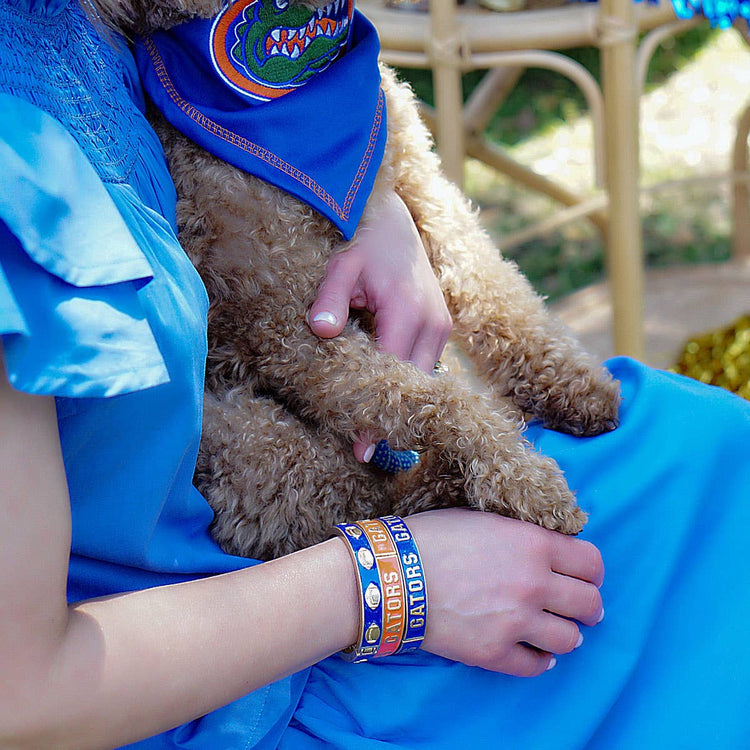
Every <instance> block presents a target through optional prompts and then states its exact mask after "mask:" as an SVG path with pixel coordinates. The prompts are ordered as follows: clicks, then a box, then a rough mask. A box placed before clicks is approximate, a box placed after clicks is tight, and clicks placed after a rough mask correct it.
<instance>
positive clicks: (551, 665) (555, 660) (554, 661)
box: [544, 656, 557, 672]
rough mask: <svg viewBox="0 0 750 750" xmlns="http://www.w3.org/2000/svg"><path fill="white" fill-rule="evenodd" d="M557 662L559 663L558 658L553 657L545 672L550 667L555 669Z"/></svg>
mask: <svg viewBox="0 0 750 750" xmlns="http://www.w3.org/2000/svg"><path fill="white" fill-rule="evenodd" d="M555 664H557V659H555V657H554V656H553V657H552V659H550V663H549V664H548V665H547V669H545V670H544V671H545V672H549V671H550V669H553V668H554V666H555Z"/></svg>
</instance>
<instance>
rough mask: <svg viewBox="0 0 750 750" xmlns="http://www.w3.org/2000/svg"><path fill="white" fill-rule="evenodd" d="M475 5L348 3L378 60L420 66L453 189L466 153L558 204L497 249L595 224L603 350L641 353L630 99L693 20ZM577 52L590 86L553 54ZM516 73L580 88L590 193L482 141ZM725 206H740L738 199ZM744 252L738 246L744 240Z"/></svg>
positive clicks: (600, 8) (598, 9)
mask: <svg viewBox="0 0 750 750" xmlns="http://www.w3.org/2000/svg"><path fill="white" fill-rule="evenodd" d="M553 1H554V0H553ZM475 3H476V0H467V2H466V4H464V5H460V6H459V5H456V4H455V1H454V0H430V11H429V13H418V12H409V11H404V10H402V9H400V8H399V9H394V8H390V7H387V6H386V5H385V4H383V2H382V0H359V3H358V4H359V7H360V9H361V10H362V11H363V12H364V13H365V14H366V15H367V16H368V17H369V18H370V20H371V21H372V22H373V23H374V24H375V26H376V27H377V29H378V32H379V34H380V38H381V44H382V58H383V59H384V60H385V61H386V62H388V63H390V64H393V65H397V66H403V67H412V68H429V69H431V70H432V73H433V83H434V90H435V109H434V111H433V112H429V111H428V112H426V119H427V122H428V124H429V125H430V126H431V127H432V128H433V130H434V132H435V135H436V141H437V146H438V150H439V152H440V155H441V158H442V160H443V164H444V167H445V169H446V172H447V174H448V175H449V176H450V177H451V178H452V179H453V180H454V181H456V182H457V183H458V184H461V183H462V180H463V161H464V157H465V156H466V155H468V156H471V157H474V158H477V159H479V160H481V161H483V162H485V163H487V164H488V165H490V166H491V167H493V168H495V169H497V170H499V171H501V172H503V173H505V174H507V175H509V176H510V177H511V178H513V179H514V180H516V181H518V182H520V183H521V184H523V185H525V186H527V187H529V188H531V189H534V190H537V191H539V192H541V193H544V194H546V195H548V196H550V197H552V198H553V199H555V200H557V201H558V202H559V203H560V204H562V206H563V208H562V210H561V211H560V212H559V213H558V214H557V215H556V216H554V217H552V218H551V219H550V220H548V221H545V222H544V223H543V224H542V225H539V226H536V227H532V228H530V229H527V230H523V231H522V232H520V233H516V234H514V235H512V236H509V237H506V238H504V240H503V241H502V247H503V248H507V247H509V246H511V245H513V244H517V243H520V242H521V241H526V240H527V239H530V238H532V237H533V236H535V235H538V234H540V233H542V232H545V231H550V230H551V229H553V228H555V227H556V226H560V225H562V224H563V223H564V222H566V221H569V220H571V219H574V218H578V217H581V216H588V217H589V218H590V219H591V221H592V222H594V223H595V224H596V225H597V227H598V228H599V229H600V230H601V232H602V235H603V237H604V241H605V245H606V248H607V261H608V273H609V285H610V292H611V297H612V310H613V319H614V320H613V333H614V350H615V352H617V353H618V354H627V355H630V356H634V357H638V358H643V356H644V328H643V288H644V269H643V257H642V256H643V251H642V241H641V224H640V215H639V179H638V177H639V163H638V162H639V145H638V130H639V101H640V96H641V93H642V88H643V80H644V78H645V71H646V68H647V66H648V62H649V60H650V58H651V55H652V54H653V52H654V51H655V50H656V48H657V47H658V45H659V44H660V43H661V42H662V41H663V40H664V39H665V38H667V37H668V36H670V35H673V34H676V33H678V32H680V31H682V30H683V29H685V28H687V27H689V26H690V25H693V24H694V23H696V22H695V21H680V20H677V19H676V18H675V15H674V11H673V10H672V7H671V4H670V3H669V1H668V0H662V1H661V3H659V4H658V5H651V4H646V3H634V2H633V0H600V2H598V3H578V2H575V3H571V4H568V5H564V6H560V7H546V8H533V9H529V10H522V11H516V12H507V13H498V12H492V11H487V10H484V9H483V8H480V7H479V6H478V5H476V4H475ZM646 32H647V33H646ZM644 33H645V36H643V37H641V35H642V34H644ZM578 46H594V47H597V48H599V50H600V51H601V56H602V84H601V86H600V85H599V84H598V83H597V81H596V80H595V79H594V78H593V77H592V76H591V75H590V74H589V73H588V71H587V70H586V69H585V68H583V67H582V66H580V65H579V64H577V63H576V62H574V61H572V60H571V59H570V58H569V57H567V56H565V55H563V54H560V52H559V50H564V49H568V48H571V47H578ZM527 67H544V68H549V69H552V70H556V71H558V72H560V73H562V74H563V75H566V76H567V77H569V78H570V79H571V80H573V81H574V82H575V83H576V84H577V85H578V86H579V88H580V89H581V90H582V92H583V93H584V95H585V97H586V99H587V101H588V106H589V110H590V113H591V116H592V122H593V130H594V147H593V152H594V158H595V175H596V180H597V185H598V188H599V189H598V191H596V192H595V193H594V195H593V197H587V198H583V197H581V196H579V195H576V194H574V193H572V192H571V191H570V190H568V189H567V188H566V187H564V186H563V185H562V184H559V183H556V182H553V181H551V180H549V179H547V178H545V177H543V176H541V175H539V174H536V173H534V172H533V171H531V170H530V169H528V168H527V167H525V166H523V165H521V164H519V163H518V162H516V161H514V160H513V159H511V158H510V157H509V156H508V154H507V153H505V152H504V151H503V150H502V149H500V148H499V147H498V146H497V145H494V144H491V143H489V142H488V141H487V139H485V138H484V137H483V135H482V133H483V130H484V128H485V126H486V124H487V122H488V121H489V118H490V117H491V116H492V115H493V113H494V112H495V111H496V110H497V108H498V106H499V104H500V103H501V102H502V100H503V99H504V97H505V96H506V95H507V93H508V91H509V90H510V89H511V88H512V86H513V85H514V84H515V81H516V79H517V77H518V75H519V74H520V71H522V70H523V69H524V68H527ZM474 69H488V70H489V73H488V74H487V75H486V76H485V77H484V79H483V80H482V82H481V83H480V85H479V86H478V88H477V89H476V90H475V91H474V93H473V94H472V96H471V97H470V98H469V99H468V101H467V102H466V103H464V102H463V100H462V93H461V75H462V74H463V73H465V72H467V71H469V70H474ZM744 124H745V126H746V128H745V134H744V135H745V137H744V141H743V140H742V139H741V138H740V140H738V144H741V145H742V147H744V144H745V143H746V141H747V131H748V129H750V110H749V112H748V115H747V117H746V118H745V120H744ZM736 153H737V156H736V162H737V164H740V163H742V164H743V168H746V167H747V155H746V150H745V151H742V148H741V146H740V145H738V146H737V148H736ZM743 159H744V162H743V161H742V160H743ZM743 188H744V189H745V190H746V185H745V183H742V182H738V183H737V190H739V191H741V190H742V189H743ZM737 200H738V201H739V202H742V201H743V200H744V203H743V205H744V206H745V207H746V206H747V196H746V194H745V195H744V197H743V195H742V194H740V195H739V196H738V199H737ZM740 211H741V209H740ZM744 216H745V217H746V218H745V227H746V229H745V234H746V236H748V237H750V212H748V211H747V210H746V211H745V214H744ZM746 245H747V247H750V239H748V240H747V241H746Z"/></svg>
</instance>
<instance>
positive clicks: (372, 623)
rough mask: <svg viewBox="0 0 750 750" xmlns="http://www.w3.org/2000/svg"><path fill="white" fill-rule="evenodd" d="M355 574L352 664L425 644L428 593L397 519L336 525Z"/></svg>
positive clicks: (419, 562)
mask: <svg viewBox="0 0 750 750" xmlns="http://www.w3.org/2000/svg"><path fill="white" fill-rule="evenodd" d="M335 531H336V533H337V534H338V535H339V536H341V538H342V539H344V541H345V542H346V543H347V546H348V548H349V552H350V555H351V558H352V561H353V562H354V566H355V569H356V571H357V586H358V591H359V599H360V602H361V610H360V629H359V635H358V638H357V641H356V642H355V643H354V644H352V646H350V647H349V648H347V649H345V650H344V651H343V652H342V656H343V657H344V658H345V659H347V660H348V661H352V662H362V661H367V660H368V659H370V658H375V657H383V656H391V655H393V654H401V653H406V652H409V651H414V650H416V649H418V648H419V647H420V645H421V644H422V641H423V640H424V635H425V628H426V625H427V589H426V584H425V578H424V569H423V567H422V560H421V557H420V555H419V550H418V549H417V545H416V543H415V541H414V537H413V535H412V534H411V531H410V530H409V528H408V526H407V525H406V523H405V522H404V520H403V519H402V518H400V517H399V516H386V517H384V518H375V519H369V520H365V521H357V522H356V523H345V524H338V525H337V526H336V527H335Z"/></svg>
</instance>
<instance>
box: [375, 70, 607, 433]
mask: <svg viewBox="0 0 750 750" xmlns="http://www.w3.org/2000/svg"><path fill="white" fill-rule="evenodd" d="M383 86H384V88H385V90H386V92H387V97H388V118H389V137H390V138H391V143H390V148H391V152H392V153H395V154H397V157H396V158H394V159H393V161H392V162H391V164H389V165H388V166H387V168H388V169H390V170H391V174H390V179H391V180H392V181H393V184H395V186H396V190H397V191H398V193H399V194H400V195H401V197H402V198H403V200H404V201H405V202H406V204H407V206H408V207H409V209H410V211H411V213H412V215H413V217H414V219H415V221H416V223H417V226H418V227H419V230H420V232H421V234H422V238H423V241H424V243H425V247H426V248H427V251H428V253H429V254H430V259H431V262H432V265H433V268H434V270H435V272H436V274H437V276H438V278H439V280H440V283H441V286H442V288H443V291H444V293H445V296H446V300H447V302H448V305H449V308H450V310H451V314H452V315H453V319H454V333H455V335H456V338H457V340H458V342H459V344H460V345H461V346H462V348H464V349H465V350H466V352H467V353H468V354H469V355H470V357H471V358H472V360H473V361H474V363H475V365H476V367H477V371H478V374H479V375H480V376H481V377H483V378H485V379H486V380H487V381H488V382H490V383H492V384H493V385H494V386H495V387H496V388H497V389H498V391H499V392H500V393H501V395H507V396H509V397H511V398H512V399H513V400H514V402H515V403H516V404H517V405H518V406H519V407H520V408H521V409H523V410H524V411H528V412H532V413H534V414H536V415H537V416H539V417H541V418H542V419H543V420H544V422H545V423H546V424H547V425H548V426H549V427H553V428H556V429H562V430H564V431H566V432H570V433H573V434H575V435H590V434H596V433H599V432H604V431H607V430H611V429H613V428H614V427H615V426H616V424H617V410H618V406H619V391H618V388H617V384H616V383H614V382H613V381H612V379H611V378H610V377H609V375H608V373H606V372H605V371H604V370H603V369H602V368H601V367H600V366H599V365H598V364H597V363H596V362H594V361H593V359H592V358H591V357H589V356H588V355H587V354H586V353H585V352H584V351H583V350H582V349H581V347H580V345H579V344H578V343H577V342H576V341H575V340H574V339H573V337H572V336H571V335H570V334H569V333H568V332H567V331H566V330H565V329H564V328H563V326H562V325H561V324H560V323H558V322H557V321H556V320H554V319H553V318H552V317H551V315H550V314H549V313H548V311H547V310H546V308H545V306H544V303H543V301H542V299H541V298H540V297H538V295H537V294H536V293H535V292H534V291H533V289H532V288H531V285H530V284H529V283H528V281H527V280H526V279H525V278H524V277H523V276H522V275H521V273H520V272H519V271H518V269H517V267H516V266H515V264H514V263H511V262H509V261H507V260H504V259H502V258H501V257H500V253H499V251H498V250H497V249H496V248H495V247H494V246H493V244H492V242H491V240H490V238H489V236H488V234H487V232H486V231H485V230H484V229H483V228H482V226H481V224H480V222H479V219H478V217H477V215H476V212H474V211H473V210H472V209H471V207H470V206H469V204H468V201H467V200H466V198H465V197H464V196H463V195H462V194H461V193H460V191H459V190H458V189H457V188H456V187H455V186H454V185H452V184H450V183H449V182H448V181H447V180H446V179H445V177H444V176H443V175H442V172H441V171H440V165H439V162H438V159H437V157H436V156H435V155H434V154H432V153H430V151H429V149H430V136H429V134H428V132H427V130H426V128H425V127H424V125H423V124H422V123H421V122H420V120H419V117H418V114H417V110H416V107H415V106H414V102H413V95H412V94H411V92H410V91H409V90H408V89H407V88H405V87H404V86H403V85H400V84H398V83H396V82H395V79H394V77H393V74H392V72H390V71H388V70H387V69H384V71H383Z"/></svg>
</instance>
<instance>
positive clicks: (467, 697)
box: [0, 0, 750, 750]
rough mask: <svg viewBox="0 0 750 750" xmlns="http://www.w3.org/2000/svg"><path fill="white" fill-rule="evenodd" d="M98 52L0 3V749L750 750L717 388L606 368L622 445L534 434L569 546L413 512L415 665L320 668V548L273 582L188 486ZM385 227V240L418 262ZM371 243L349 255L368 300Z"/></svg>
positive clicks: (151, 174)
mask: <svg viewBox="0 0 750 750" xmlns="http://www.w3.org/2000/svg"><path fill="white" fill-rule="evenodd" d="M106 36H107V38H106V40H105V41H102V39H101V38H100V35H99V33H98V32H97V30H96V29H95V28H94V27H93V26H92V25H91V23H90V22H89V20H88V18H87V14H86V13H84V12H82V11H81V8H80V7H79V5H78V4H77V2H75V0H2V1H1V2H0V112H2V117H0V149H1V150H0V160H1V164H2V169H0V184H1V189H0V333H2V352H3V357H2V360H0V361H2V362H4V365H3V372H2V375H1V376H0V416H1V419H0V519H1V520H2V523H0V560H1V561H2V571H3V572H2V574H1V575H0V611H1V613H2V614H1V615H0V674H2V680H0V746H2V747H8V748H21V747H31V748H35V749H36V750H38V749H39V748H46V747H51V748H56V749H59V748H76V750H80V749H81V748H89V747H91V748H113V747H121V746H133V747H138V748H201V749H203V750H209V749H210V750H216V749H224V748H226V749H229V750H233V749H234V748H243V749H245V748H274V747H279V748H313V747H333V748H376V747H377V748H419V747H424V748H436V749H441V748H445V749H446V750H447V749H448V748H458V747H479V748H481V747H490V746H493V747H494V746H505V747H511V748H516V747H528V748H535V750H536V749H543V748H555V749H556V750H559V749H560V748H566V749H570V750H573V749H576V748H590V749H591V750H594V749H595V748H608V749H609V748H632V747H636V746H638V747H680V748H707V747H715V748H742V747H750V726H748V724H749V723H750V720H748V718H747V717H748V715H750V714H749V712H748V709H749V708H750V681H749V680H748V677H747V674H748V657H747V656H746V652H745V650H744V640H745V637H744V636H745V632H746V626H745V624H746V623H747V622H748V621H750V586H748V585H747V582H748V580H749V576H748V574H749V573H750V562H749V561H748V556H747V555H746V554H745V547H746V543H745V533H746V532H745V530H746V529H747V528H748V526H749V525H750V523H749V522H750V504H748V502H747V499H748V486H750V463H749V462H748V458H747V446H748V444H749V441H750V406H748V404H746V403H745V402H743V401H741V400H740V399H738V398H737V397H735V396H732V395H731V394H728V393H726V392H723V391H720V390H717V389H711V388H708V387H705V386H701V385H699V384H696V383H693V382H692V381H688V380H685V379H682V378H679V377H677V376H672V375H669V374H666V373H662V372H657V371H653V370H649V369H648V368H646V367H644V366H642V365H640V364H638V363H636V362H633V361H629V360H624V359H618V360H614V361H612V362H610V363H609V366H610V368H611V369H612V371H613V373H614V374H615V376H616V377H617V378H618V379H619V380H620V381H621V383H622V392H623V404H622V412H621V426H620V427H619V429H618V430H616V431H615V432H613V433H610V434H607V435H603V436H600V437H597V438H591V439H576V438H573V437H570V436H566V435H561V434H557V433H554V432H550V431H547V430H544V429H543V428H541V427H539V426H534V425H532V426H531V428H530V429H529V433H528V434H529V437H530V439H532V440H533V441H534V443H535V444H536V446H537V447H538V448H539V450H541V451H543V452H545V453H548V454H549V455H551V456H553V457H554V458H555V459H556V460H557V461H558V462H559V463H560V465H561V466H562V468H563V469H564V470H565V472H566V475H567V477H568V481H569V483H570V484H571V486H572V487H573V488H574V489H575V490H576V492H577V494H578V497H579V501H580V503H581V504H582V505H583V507H584V508H585V509H586V510H587V511H588V512H589V514H590V519H591V520H590V522H589V524H588V526H587V527H586V530H585V532H584V534H583V535H582V537H583V538H579V539H571V538H567V537H562V536H560V535H557V534H554V533H552V532H548V531H545V530H543V529H539V528H537V527H535V526H531V525H529V524H525V523H521V522H517V521H512V520H509V519H504V518H500V517H497V516H492V515H488V514H478V513H472V512H470V511H464V510H445V511H437V512H433V513H429V514H422V515H420V516H414V517H412V518H410V519H408V522H409V525H410V528H411V529H412V531H413V532H414V535H415V537H416V538H417V540H418V542H419V546H420V550H421V552H422V556H423V561H424V566H425V571H426V575H427V581H428V588H429V595H430V616H429V623H428V632H427V637H426V640H425V643H424V648H423V649H422V650H421V651H419V652H417V653H415V654H407V655H403V656H397V657H390V658H387V659H382V660H376V661H372V662H369V663H366V664H350V663H347V662H345V661H343V660H342V659H340V658H339V657H338V656H336V652H337V651H339V650H341V649H342V648H344V647H346V646H348V645H349V644H351V643H352V642H353V641H354V638H355V635H356V631H357V621H358V614H357V596H356V587H355V580H354V574H353V569H352V565H351V562H350V559H349V557H348V554H347V552H346V549H345V547H344V545H343V543H342V542H341V541H340V540H338V539H334V540H330V541H328V542H326V543H324V544H322V545H318V546H317V547H313V548H310V549H308V550H303V551H301V552H299V553H296V554H295V555H291V556H289V557H287V558H282V559H280V560H277V561H274V562H271V563H265V564H263V565H256V564H254V562H253V561H248V560H242V559H238V558H234V557H231V556H229V555H226V554H224V553H223V552H222V551H221V550H220V549H219V548H218V547H217V546H216V545H215V544H214V543H213V541H212V540H211V538H210V536H209V534H208V530H207V529H208V525H209V523H210V521H211V512H210V510H209V508H208V506H207V504H206V503H205V501H204V500H203V498H202V497H201V496H200V495H199V494H198V493H197V491H196V490H195V489H194V488H193V487H192V484H191V479H192V473H193V466H194V462H195V457H196V452H197V447H198V442H199V436H200V405H201V400H202V376H203V366H204V359H205V354H206V351H205V316H206V307H207V302H206V297H205V291H204V289H203V287H202V285H201V282H200V280H199V278H198V276H197V275H196V273H195V272H194V270H193V268H192V266H191V265H190V263H189V261H188V260H187V258H186V257H185V255H184V253H183V252H182V250H181V248H180V247H179V245H178V243H177V241H176V239H175V234H174V210H175V195H174V189H173V187H172V184H171V182H170V179H169V175H168V173H167V171H166V167H165V163H164V159H163V156H162V153H161V150H160V147H159V143H158V141H157V140H156V138H155V136H154V134H153V132H152V131H151V129H150V128H149V126H148V125H147V123H146V121H145V119H144V117H143V100H142V94H141V91H140V86H139V83H138V80H137V76H136V74H135V72H134V66H133V61H132V58H131V57H130V55H129V52H128V51H127V48H126V47H125V45H124V44H123V43H121V42H120V41H118V40H117V39H116V38H114V37H113V35H111V34H108V35H106ZM392 211H393V214H392V215H391V216H390V217H386V218H387V219H389V220H388V221H387V222H384V225H383V226H382V227H380V228H379V229H378V230H377V231H379V232H392V233H395V237H396V238H397V239H398V240H399V241H400V242H402V244H404V246H405V250H404V252H405V253H416V254H417V256H418V253H419V251H420V248H419V245H418V241H416V240H415V239H414V237H413V236H412V235H410V231H411V228H410V226H409V224H408V222H405V221H404V216H403V213H401V208H400V207H399V205H398V204H397V203H394V205H393V208H392ZM387 241H388V242H389V243H393V242H395V241H396V240H395V239H392V238H391V237H389V238H388V239H387ZM373 244H377V243H373ZM372 249H373V248H372V247H370V246H368V245H367V243H364V244H362V245H360V246H358V247H356V248H354V251H353V252H354V255H353V256H349V257H353V258H354V259H355V260H354V261H353V263H355V265H356V264H361V268H362V270H361V273H360V275H359V276H360V277H361V278H362V279H363V280H364V281H363V283H364V284H365V286H368V285H370V286H372V285H378V284H383V283H385V284H387V283H388V282H387V281H385V282H384V281H383V280H382V279H381V278H379V277H378V276H377V273H381V270H380V269H378V272H377V273H375V272H374V271H373V270H372V267H371V266H368V258H369V257H370V256H371V255H372ZM420 262H421V261H420ZM420 268H427V269H428V267H425V266H424V265H422V266H420ZM349 271H350V269H347V268H346V267H344V270H343V271H342V270H341V269H339V268H332V269H331V272H330V273H329V278H328V283H327V285H326V287H325V289H324V293H322V294H321V298H320V299H319V300H318V303H317V304H316V306H315V308H314V314H313V315H312V317H313V318H315V317H317V316H318V314H319V313H321V312H323V313H327V312H331V310H332V309H333V308H331V307H330V305H329V301H330V299H333V298H341V296H342V295H343V297H344V298H346V297H348V296H350V291H351V288H350V287H349V286H348V285H349V284H350V281H351V274H350V273H349ZM391 272H392V273H393V274H396V275H398V274H399V269H398V268H395V269H392V270H391ZM414 283H415V284H417V285H419V286H420V287H422V288H423V289H424V290H426V291H423V292H422V294H421V297H420V298H421V299H422V302H421V303H420V306H421V308H422V310H423V311H424V316H422V317H423V318H425V319H426V320H428V323H427V324H425V325H421V324H420V325H416V326H413V327H410V326H409V325H408V324H406V325H402V324H403V315H400V314H399V313H402V311H400V310H398V309H396V310H395V311H390V310H389V312H393V316H392V318H393V319H394V320H396V321H398V322H399V323H400V325H399V326H396V327H394V328H391V329H388V330H386V331H383V332H382V333H383V334H384V336H385V337H386V342H387V344H386V345H387V347H388V348H389V349H390V350H392V351H394V352H395V353H398V354H401V355H402V356H409V355H410V353H411V352H415V351H417V350H420V351H421V352H423V353H422V354H420V356H421V357H424V359H425V362H426V363H427V364H431V363H432V361H434V360H435V359H436V358H437V357H436V356H435V355H437V354H438V353H439V351H440V350H441V349H442V345H443V342H444V338H445V333H446V325H445V316H444V309H443V308H442V307H441V304H440V302H439V293H436V292H435V289H436V285H435V284H434V282H433V281H432V280H431V279H430V278H429V274H427V273H426V272H425V274H424V277H423V278H422V277H420V278H419V279H418V280H415V282H414ZM338 304H339V306H340V305H341V302H339V303H338ZM387 304H391V303H387ZM394 304H395V303H394ZM336 313H338V314H336ZM341 316H342V313H341V310H340V309H339V310H335V311H334V317H338V318H339V319H340V318H341ZM386 318H387V316H386ZM328 321H330V316H327V315H323V316H322V317H320V318H319V320H318V321H317V323H316V325H319V328H318V330H319V332H320V333H322V334H324V335H331V334H335V332H336V324H335V323H334V324H333V325H332V326H331V327H328V328H326V324H327V322H328ZM388 337H390V338H388ZM426 339H429V341H430V342H431V343H429V344H425V340H426ZM358 450H359V451H360V453H361V452H363V450H364V447H363V446H360V447H359V449H358ZM602 557H603V559H604V562H605V563H606V567H607V574H606V577H605V576H604V568H603V564H602ZM604 606H606V610H607V615H606V617H604V609H603V607H604ZM573 651H575V653H572V652H573ZM555 655H556V656H555ZM520 675H523V676H527V677H532V679H521V678H520V677H519V676H520Z"/></svg>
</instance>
